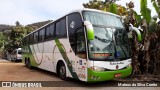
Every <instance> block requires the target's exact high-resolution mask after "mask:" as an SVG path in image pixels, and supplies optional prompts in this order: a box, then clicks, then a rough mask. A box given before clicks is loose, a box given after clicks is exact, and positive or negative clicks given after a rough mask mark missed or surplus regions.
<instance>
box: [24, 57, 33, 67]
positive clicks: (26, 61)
mask: <svg viewBox="0 0 160 90" xmlns="http://www.w3.org/2000/svg"><path fill="white" fill-rule="evenodd" d="M25 63H26V66H27V68H29V69H31V68H32V66H31V63H30V60H29V59H27V60H25Z"/></svg>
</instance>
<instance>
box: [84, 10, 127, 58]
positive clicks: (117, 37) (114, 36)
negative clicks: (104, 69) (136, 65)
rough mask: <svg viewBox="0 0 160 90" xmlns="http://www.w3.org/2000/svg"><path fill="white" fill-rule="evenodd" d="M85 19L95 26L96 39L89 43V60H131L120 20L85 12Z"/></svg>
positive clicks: (110, 16)
mask: <svg viewBox="0 0 160 90" xmlns="http://www.w3.org/2000/svg"><path fill="white" fill-rule="evenodd" d="M84 19H85V20H86V21H90V22H91V23H92V24H93V29H94V34H95V38H94V40H89V41H88V48H89V58H90V59H93V60H124V59H128V58H130V48H129V44H128V37H127V32H126V31H125V28H124V27H123V25H122V22H121V20H120V18H118V17H116V16H112V15H107V14H102V13H95V12H84Z"/></svg>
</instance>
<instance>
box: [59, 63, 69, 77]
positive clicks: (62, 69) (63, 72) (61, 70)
mask: <svg viewBox="0 0 160 90" xmlns="http://www.w3.org/2000/svg"><path fill="white" fill-rule="evenodd" d="M58 75H59V77H60V78H61V79H62V80H68V78H67V76H66V67H65V64H64V63H63V62H60V64H59V69H58Z"/></svg>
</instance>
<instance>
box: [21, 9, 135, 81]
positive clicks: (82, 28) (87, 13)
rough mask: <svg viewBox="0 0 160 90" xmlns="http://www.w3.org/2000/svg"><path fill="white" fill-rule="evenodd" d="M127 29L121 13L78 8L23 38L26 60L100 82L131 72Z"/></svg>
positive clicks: (30, 64) (63, 76)
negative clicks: (119, 14)
mask: <svg viewBox="0 0 160 90" xmlns="http://www.w3.org/2000/svg"><path fill="white" fill-rule="evenodd" d="M130 52H131V51H130V46H129V42H128V36H127V32H126V30H125V28H124V26H123V23H122V20H121V18H120V17H119V16H118V15H115V14H112V13H107V12H102V11H99V10H93V9H79V10H75V11H72V12H71V13H69V14H66V15H65V16H63V17H61V18H59V19H57V20H55V21H53V22H51V23H48V24H47V25H45V26H43V27H41V28H39V29H37V30H35V31H33V32H31V33H30V34H28V35H27V36H25V37H24V38H23V62H24V63H25V65H26V66H27V67H28V68H31V67H37V68H41V69H44V70H47V71H51V72H54V73H57V74H58V75H59V77H60V78H61V79H63V80H66V79H67V78H75V79H78V80H81V81H85V82H99V81H106V80H113V79H116V78H124V77H127V76H129V75H130V74H131V72H132V67H131V53H130Z"/></svg>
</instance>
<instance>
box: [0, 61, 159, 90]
mask: <svg viewBox="0 0 160 90" xmlns="http://www.w3.org/2000/svg"><path fill="white" fill-rule="evenodd" d="M1 81H62V80H61V79H60V78H59V77H58V76H57V75H56V74H54V73H51V72H47V71H44V70H40V69H28V68H26V67H25V65H24V64H23V63H21V62H10V61H6V60H1V59H0V82H1ZM62 82H63V81H62ZM67 83H69V84H74V85H76V86H74V85H73V86H68V87H42V88H40V87H38V88H17V87H14V88H8V87H7V88H5V87H0V90H26V89H27V90H28V89H29V90H135V89H136V90H160V87H108V86H107V85H108V84H111V83H110V82H104V83H100V84H99V85H96V84H93V87H92V86H91V85H90V86H89V87H88V86H87V85H85V86H84V85H83V84H84V83H81V82H79V81H74V80H71V81H67ZM60 84H61V83H60ZM62 84H63V83H62Z"/></svg>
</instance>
